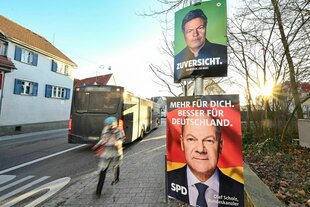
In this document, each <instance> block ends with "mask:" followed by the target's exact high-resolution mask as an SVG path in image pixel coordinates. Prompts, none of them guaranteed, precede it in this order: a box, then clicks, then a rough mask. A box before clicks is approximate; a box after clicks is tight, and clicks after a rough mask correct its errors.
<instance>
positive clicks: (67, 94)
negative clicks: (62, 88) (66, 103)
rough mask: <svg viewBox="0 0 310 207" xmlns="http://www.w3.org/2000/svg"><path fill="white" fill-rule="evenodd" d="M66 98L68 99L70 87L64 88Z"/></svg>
mask: <svg viewBox="0 0 310 207" xmlns="http://www.w3.org/2000/svg"><path fill="white" fill-rule="evenodd" d="M66 99H70V88H66Z"/></svg>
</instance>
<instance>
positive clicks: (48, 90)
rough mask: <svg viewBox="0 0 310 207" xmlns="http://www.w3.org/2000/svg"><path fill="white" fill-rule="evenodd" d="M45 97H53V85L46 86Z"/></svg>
mask: <svg viewBox="0 0 310 207" xmlns="http://www.w3.org/2000/svg"><path fill="white" fill-rule="evenodd" d="M45 97H48V98H50V97H52V86H51V85H47V84H46V86H45Z"/></svg>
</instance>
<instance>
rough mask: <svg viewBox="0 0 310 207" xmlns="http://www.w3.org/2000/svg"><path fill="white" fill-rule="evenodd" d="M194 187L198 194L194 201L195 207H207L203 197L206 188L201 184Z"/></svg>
mask: <svg viewBox="0 0 310 207" xmlns="http://www.w3.org/2000/svg"><path fill="white" fill-rule="evenodd" d="M195 186H196V188H197V190H198V193H199V194H198V198H197V201H196V206H199V207H208V204H207V201H206V197H205V195H206V190H207V188H208V186H207V185H205V184H203V183H196V184H195Z"/></svg>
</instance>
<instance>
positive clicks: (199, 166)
mask: <svg viewBox="0 0 310 207" xmlns="http://www.w3.org/2000/svg"><path fill="white" fill-rule="evenodd" d="M166 134H167V143H166V146H167V152H166V153H167V163H166V165H167V168H166V169H167V170H166V171H167V172H166V175H167V194H168V197H170V198H174V199H177V200H180V201H183V202H185V203H188V204H190V205H192V206H208V207H218V206H239V207H241V206H244V197H243V193H244V178H243V160H242V136H241V121H240V104H239V96H238V95H209V96H202V97H200V98H196V97H171V98H167V125H166Z"/></svg>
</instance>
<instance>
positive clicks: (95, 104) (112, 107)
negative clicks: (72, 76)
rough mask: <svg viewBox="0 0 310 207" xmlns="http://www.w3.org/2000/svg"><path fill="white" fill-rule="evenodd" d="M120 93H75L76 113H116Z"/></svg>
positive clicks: (82, 91)
mask: <svg viewBox="0 0 310 207" xmlns="http://www.w3.org/2000/svg"><path fill="white" fill-rule="evenodd" d="M121 97H122V93H120V92H115V91H84V90H81V91H77V92H76V94H75V98H74V104H75V110H76V112H77V113H108V114H113V113H116V112H117V109H118V106H119V104H120V101H121Z"/></svg>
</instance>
